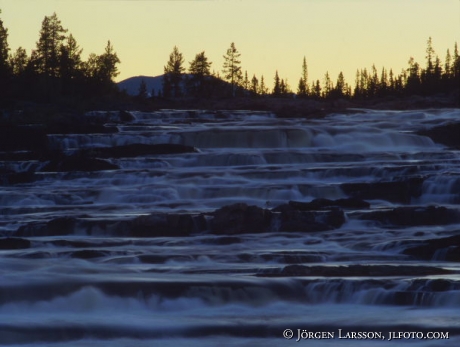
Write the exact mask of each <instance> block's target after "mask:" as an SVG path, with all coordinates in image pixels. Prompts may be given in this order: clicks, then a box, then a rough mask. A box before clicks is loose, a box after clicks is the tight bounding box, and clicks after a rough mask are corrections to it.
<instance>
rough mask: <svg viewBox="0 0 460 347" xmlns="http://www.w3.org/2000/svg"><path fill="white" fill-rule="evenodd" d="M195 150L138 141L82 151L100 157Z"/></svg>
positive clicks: (176, 152)
mask: <svg viewBox="0 0 460 347" xmlns="http://www.w3.org/2000/svg"><path fill="white" fill-rule="evenodd" d="M195 152H197V149H196V148H195V147H192V146H186V145H180V144H172V143H163V144H156V145H146V144H141V143H137V144H131V145H126V146H115V147H106V148H92V149H90V150H85V151H82V153H84V154H85V155H87V156H90V157H98V158H127V157H137V156H145V155H158V154H181V153H195Z"/></svg>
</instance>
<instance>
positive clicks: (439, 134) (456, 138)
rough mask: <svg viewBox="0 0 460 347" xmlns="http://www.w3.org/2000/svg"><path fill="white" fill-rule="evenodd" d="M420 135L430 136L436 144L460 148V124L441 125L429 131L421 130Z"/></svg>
mask: <svg viewBox="0 0 460 347" xmlns="http://www.w3.org/2000/svg"><path fill="white" fill-rule="evenodd" d="M417 134H418V135H422V136H428V137H429V138H431V139H432V140H433V141H434V142H437V143H441V144H443V145H446V146H449V147H453V148H460V123H451V124H445V125H440V126H437V127H434V128H432V129H428V130H421V131H419V132H418V133H417Z"/></svg>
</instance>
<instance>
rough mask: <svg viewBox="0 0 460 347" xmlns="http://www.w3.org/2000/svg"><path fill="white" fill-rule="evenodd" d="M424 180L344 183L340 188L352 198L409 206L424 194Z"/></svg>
mask: <svg viewBox="0 0 460 347" xmlns="http://www.w3.org/2000/svg"><path fill="white" fill-rule="evenodd" d="M424 180H425V178H424V177H419V176H417V177H403V178H399V179H396V180H394V181H390V182H374V183H344V184H341V185H340V188H341V189H342V190H343V192H344V193H345V194H347V195H349V196H351V197H352V198H357V199H363V200H387V201H390V202H395V203H403V204H409V203H410V202H411V200H412V198H418V197H420V195H421V194H422V184H423V181H424Z"/></svg>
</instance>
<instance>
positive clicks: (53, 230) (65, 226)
mask: <svg viewBox="0 0 460 347" xmlns="http://www.w3.org/2000/svg"><path fill="white" fill-rule="evenodd" d="M75 225H76V219H75V218H73V217H59V218H55V219H52V220H50V221H49V222H48V223H46V227H47V229H48V233H49V235H70V234H73V232H74V229H75Z"/></svg>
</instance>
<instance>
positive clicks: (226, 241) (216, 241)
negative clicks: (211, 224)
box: [202, 236, 242, 246]
mask: <svg viewBox="0 0 460 347" xmlns="http://www.w3.org/2000/svg"><path fill="white" fill-rule="evenodd" d="M202 242H203V243H204V244H210V245H219V246H227V245H233V244H235V243H241V242H242V240H241V239H240V238H239V237H235V236H222V237H217V238H213V239H206V240H203V241H202Z"/></svg>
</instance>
